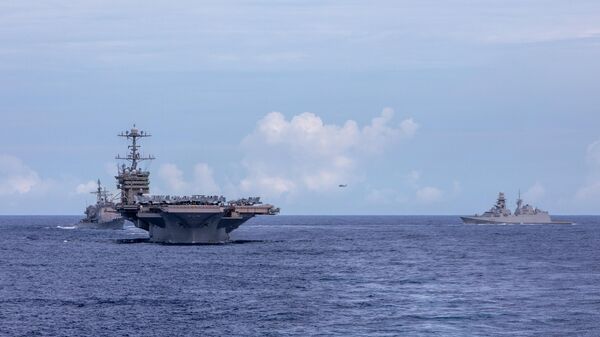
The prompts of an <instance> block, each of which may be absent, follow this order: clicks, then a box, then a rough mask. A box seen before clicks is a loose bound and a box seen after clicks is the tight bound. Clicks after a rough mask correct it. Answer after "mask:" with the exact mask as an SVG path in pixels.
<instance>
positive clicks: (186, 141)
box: [0, 0, 600, 215]
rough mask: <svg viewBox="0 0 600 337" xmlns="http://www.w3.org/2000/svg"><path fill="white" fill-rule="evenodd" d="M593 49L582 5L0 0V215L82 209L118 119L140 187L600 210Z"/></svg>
mask: <svg viewBox="0 0 600 337" xmlns="http://www.w3.org/2000/svg"><path fill="white" fill-rule="evenodd" d="M599 60H600V2H598V1H558V0H544V1H541V0H518V1H517V0H485V1H481V0H478V1H467V0H448V1H428V0H419V1H416V0H415V1H401V0H393V1H392V0H390V1H377V0H372V1H353V0H346V1H316V0H315V1H313V0H303V1H296V0H287V1H285V0H279V1H274V0H254V1H251V0H234V1H223V0H221V1H186V0H182V1H177V2H173V1H141V0H119V1H115V0H102V1H100V0H89V1H86V0H82V1H67V0H49V1H43V2H42V1H31V0H4V1H2V2H0V116H1V121H2V123H0V214H82V213H83V211H84V209H85V205H86V204H89V203H92V202H93V201H94V196H93V195H92V194H90V193H89V192H90V191H92V190H93V188H94V187H95V185H94V184H95V183H94V182H95V181H96V179H100V180H101V181H102V182H103V183H104V184H105V185H106V186H107V187H108V188H109V189H110V190H113V191H115V189H116V186H115V179H114V174H115V171H116V164H117V161H116V160H115V159H114V157H115V155H117V154H118V153H124V152H125V151H126V145H127V144H126V143H125V141H124V140H123V139H120V138H119V137H117V136H116V135H117V134H118V133H120V132H121V131H124V130H126V129H128V128H131V127H132V126H133V124H136V125H137V127H138V128H140V129H143V130H145V131H147V132H149V133H151V134H152V137H150V138H146V139H144V140H143V142H142V146H143V147H142V152H144V153H146V154H152V155H154V156H155V157H156V158H157V159H156V160H154V161H152V162H150V163H146V164H145V165H146V166H145V167H146V168H147V169H148V170H149V171H150V172H151V192H152V193H153V194H223V195H225V196H226V197H227V198H229V199H235V198H238V197H243V196H255V195H256V196H261V197H262V200H263V201H264V202H268V203H272V204H275V205H276V206H278V207H280V208H281V210H282V214H336V215H339V214H365V215H368V214H400V215H401V214H431V215H436V214H474V213H480V212H482V211H484V210H486V209H488V208H489V207H490V206H491V205H492V204H493V203H494V202H495V198H496V196H497V193H498V192H500V191H502V192H505V193H506V194H507V197H508V199H509V203H511V204H514V202H516V197H517V194H518V193H519V191H521V193H522V195H523V197H524V198H525V201H526V202H529V203H532V204H534V205H535V206H538V207H540V208H542V209H546V210H549V211H550V212H551V214H600V95H599V94H598V93H599V91H598V90H599V88H600V61H599ZM340 184H347V187H345V188H340V187H339V185H340Z"/></svg>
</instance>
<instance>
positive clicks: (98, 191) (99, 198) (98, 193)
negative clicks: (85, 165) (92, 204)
mask: <svg viewBox="0 0 600 337" xmlns="http://www.w3.org/2000/svg"><path fill="white" fill-rule="evenodd" d="M90 193H91V194H95V195H96V203H98V204H99V203H101V202H102V185H100V179H98V188H97V189H96V191H95V192H90Z"/></svg>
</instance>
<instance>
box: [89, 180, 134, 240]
mask: <svg viewBox="0 0 600 337" xmlns="http://www.w3.org/2000/svg"><path fill="white" fill-rule="evenodd" d="M91 193H92V194H95V195H96V204H95V205H89V206H88V207H87V208H86V209H85V218H84V219H82V220H81V221H79V223H78V224H77V227H78V228H92V229H123V223H124V222H125V219H123V217H122V216H121V214H119V212H117V210H116V209H115V204H114V203H113V202H112V200H111V197H112V195H111V194H110V193H108V191H107V190H106V188H102V185H101V184H100V179H98V188H97V189H96V191H95V192H91Z"/></svg>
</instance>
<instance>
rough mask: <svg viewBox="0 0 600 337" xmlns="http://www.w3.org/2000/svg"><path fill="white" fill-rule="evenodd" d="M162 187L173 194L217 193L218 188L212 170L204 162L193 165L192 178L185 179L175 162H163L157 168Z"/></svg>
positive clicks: (218, 191)
mask: <svg viewBox="0 0 600 337" xmlns="http://www.w3.org/2000/svg"><path fill="white" fill-rule="evenodd" d="M158 176H159V178H160V179H161V180H162V182H163V189H164V190H165V191H166V192H168V193H173V194H190V193H193V194H219V193H220V188H219V185H218V184H217V182H216V181H215V179H214V176H213V170H212V169H211V168H210V166H208V165H207V164H205V163H198V164H196V165H195V166H194V169H193V174H192V179H191V180H186V179H185V177H184V174H183V171H182V170H181V169H179V168H178V167H177V165H175V164H170V163H167V164H163V165H161V167H160V168H159V170H158Z"/></svg>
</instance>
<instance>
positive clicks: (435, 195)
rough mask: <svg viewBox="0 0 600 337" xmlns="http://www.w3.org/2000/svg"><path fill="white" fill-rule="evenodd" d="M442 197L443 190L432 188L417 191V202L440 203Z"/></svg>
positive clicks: (427, 187)
mask: <svg viewBox="0 0 600 337" xmlns="http://www.w3.org/2000/svg"><path fill="white" fill-rule="evenodd" d="M442 195H443V192H442V190H440V189H438V188H436V187H432V186H426V187H422V188H419V189H418V190H417V200H418V201H419V202H422V203H432V202H436V201H439V200H440V199H441V198H442Z"/></svg>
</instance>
